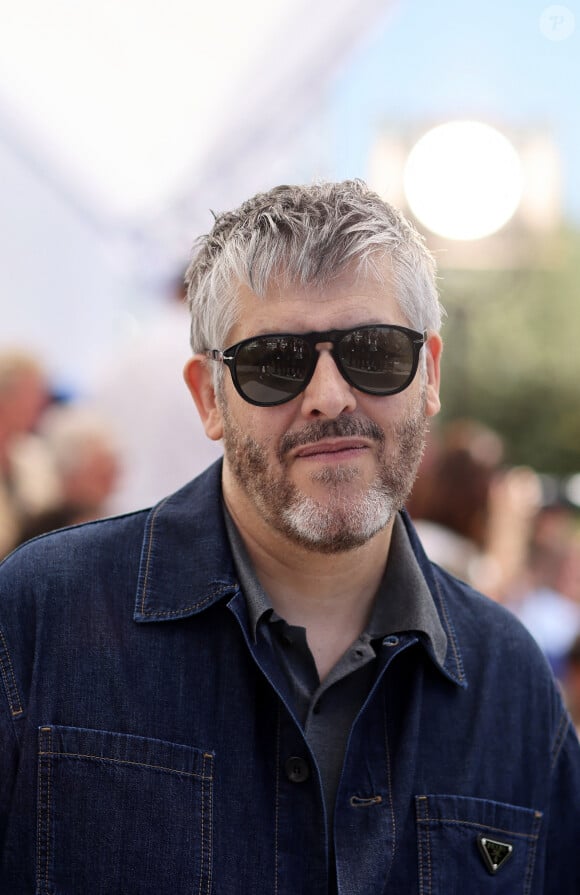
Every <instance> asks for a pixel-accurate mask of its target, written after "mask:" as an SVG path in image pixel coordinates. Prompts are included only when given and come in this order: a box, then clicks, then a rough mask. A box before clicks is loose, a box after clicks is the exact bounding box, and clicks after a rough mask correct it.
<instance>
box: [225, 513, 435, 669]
mask: <svg viewBox="0 0 580 895" xmlns="http://www.w3.org/2000/svg"><path fill="white" fill-rule="evenodd" d="M224 515H225V520H226V529H227V533H228V538H229V541H230V546H231V549H232V554H233V557H234V563H235V566H236V569H237V572H238V576H239V579H240V583H241V586H242V590H243V592H244V595H245V598H246V604H247V607H248V616H249V619H250V625H251V631H252V635H253V637H254V640H256V638H257V630H258V624H259V622H260V621H261V620H262V619H263V618H265V617H266V618H272V617H273V618H277V616H276V614H275V611H274V609H273V608H272V604H271V603H270V600H269V598H268V595H267V594H266V593H265V591H264V589H263V588H262V586H261V585H260V582H259V581H258V579H257V578H256V574H255V571H254V568H253V565H252V561H251V559H250V557H249V556H248V553H247V551H246V548H245V546H244V543H243V541H242V538H241V536H240V533H239V531H238V530H237V528H236V525H235V523H234V521H233V519H232V518H231V516H230V514H229V513H228V512H227V510H226V509H225V507H224ZM407 632H414V633H417V634H419V635H420V636H422V637H424V638H426V639H427V641H428V642H429V644H430V645H431V648H432V651H433V654H434V656H435V658H436V660H437V662H438V664H439V665H443V664H444V662H445V656H446V653H447V635H446V634H445V631H444V629H443V627H442V625H441V622H440V620H439V614H438V612H437V609H436V607H435V604H434V602H433V598H432V596H431V592H430V591H429V588H428V586H427V582H426V581H425V577H424V575H423V573H422V571H421V569H420V567H419V564H418V562H417V560H416V559H415V555H414V553H413V549H412V547H411V544H410V541H409V537H408V535H407V532H406V529H405V526H404V524H403V522H402V520H401V518H400V516H398V515H397V516H396V517H395V522H394V525H393V533H392V536H391V546H390V549H389V557H388V560H387V565H386V568H385V573H384V575H383V579H382V581H381V584H380V586H379V589H378V592H377V597H376V600H375V603H374V608H373V612H372V615H371V618H370V621H369V624H368V626H367V629H366V632H365V633H366V634H367V635H368V637H369V639H370V640H378V639H381V638H383V637H385V636H387V635H388V634H402V633H407Z"/></svg>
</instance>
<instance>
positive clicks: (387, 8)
mask: <svg viewBox="0 0 580 895" xmlns="http://www.w3.org/2000/svg"><path fill="white" fill-rule="evenodd" d="M579 89H580V5H579V3H578V2H577V0H575V2H569V3H567V4H566V5H551V4H544V3H542V2H540V3H531V2H530V0H514V2H512V3H510V4H508V5H506V4H504V3H500V2H499V0H491V2H488V3H486V4H470V5H466V4H465V3H461V2H459V0H441V2H439V3H437V4H432V3H429V2H427V0H398V2H395V0H356V2H355V0H332V2H330V0H319V2H317V3H312V2H302V0H276V2H275V3H272V2H271V0H269V2H266V0H246V2H244V3H243V4H240V3H235V2H233V0H213V2H212V3H203V2H192V0H164V2H163V3H160V2H156V0H123V3H118V2H116V0H101V2H100V3H99V4H94V3H91V4H89V3H88V2H82V0H81V2H79V0H53V2H51V3H49V4H48V3H46V2H44V0H19V2H18V3H17V4H16V3H13V2H8V0H0V183H1V184H2V187H1V202H0V312H1V330H0V355H2V356H3V360H2V357H0V464H1V465H0V469H1V470H3V473H2V474H3V476H4V492H5V495H4V503H5V504H6V506H10V507H12V508H13V506H14V496H15V495H17V496H18V500H17V501H16V503H17V504H18V506H19V513H20V515H21V517H25V518H26V520H27V528H26V529H25V530H26V532H27V534H30V533H34V532H35V531H37V530H41V529H42V530H44V528H45V527H46V525H47V524H48V523H50V525H51V526H52V527H54V524H56V523H59V524H61V523H64V522H67V521H70V520H73V521H78V520H79V519H82V518H92V517H94V516H95V515H102V513H103V512H106V511H107V512H110V511H115V512H119V511H124V510H130V509H133V508H135V507H137V506H141V505H144V504H146V503H149V502H151V501H153V500H156V499H158V498H159V497H161V496H162V495H163V494H164V493H165V492H166V491H167V490H169V489H171V488H173V487H177V486H178V485H179V484H181V483H182V482H184V481H186V480H187V479H188V478H189V477H190V476H191V475H193V474H195V473H196V472H197V471H198V470H199V469H201V468H203V467H204V466H205V465H206V464H207V463H208V462H209V461H210V460H211V459H212V458H213V457H214V456H216V455H217V452H218V449H216V447H215V446H214V445H212V444H209V443H207V440H206V439H204V438H203V435H202V433H201V432H200V431H199V428H198V427H197V424H196V422H195V414H194V410H193V407H192V406H191V405H190V403H189V399H188V396H187V394H186V392H185V387H184V386H183V385H182V383H181V378H180V370H181V368H182V366H183V363H184V361H185V360H186V358H187V356H188V333H187V320H186V316H185V314H184V311H183V307H182V306H181V304H180V303H179V301H176V300H175V299H180V297H181V292H180V278H181V275H182V272H183V269H184V266H185V264H186V261H187V257H188V255H189V252H190V249H191V246H192V243H193V241H194V239H195V238H196V236H198V235H199V234H201V233H204V232H206V231H207V230H208V229H209V228H210V227H211V224H212V211H215V212H219V211H222V210H226V209H229V208H231V207H233V206H234V205H236V204H238V203H239V202H240V201H242V200H243V199H245V198H247V197H248V196H250V195H252V194H253V193H255V192H256V191H258V190H260V189H263V188H269V187H270V186H272V185H273V184H274V183H280V182H308V181H311V180H313V179H316V178H324V179H342V178H346V177H361V178H363V179H365V180H367V181H368V182H369V183H370V184H371V185H372V186H373V187H374V188H375V189H376V190H377V191H378V192H379V193H381V194H382V195H383V196H384V197H385V198H387V199H389V200H390V201H392V202H393V203H394V204H396V205H398V206H399V207H401V208H402V209H403V210H404V211H405V213H406V214H407V215H409V216H410V217H411V218H412V219H413V220H414V221H415V223H416V224H417V226H418V227H419V229H420V230H421V232H422V233H423V234H424V235H425V238H426V240H427V243H428V244H429V246H430V247H431V248H432V250H433V251H434V252H435V253H436V255H437V259H438V263H439V268H440V291H441V297H442V302H443V304H444V306H445V308H446V311H447V316H446V322H445V327H444V338H445V343H446V347H445V356H444V378H443V387H442V398H443V412H442V414H441V417H440V419H438V421H437V426H436V430H435V431H434V432H433V435H432V443H431V444H430V445H429V449H428V451H427V454H426V460H425V463H424V470H423V473H422V478H421V479H420V484H419V486H418V488H417V491H416V493H415V494H414V496H413V501H414V505H413V504H412V505H411V508H413V509H414V514H415V515H416V517H417V518H419V517H421V516H423V517H424V518H427V517H429V515H431V517H432V516H433V515H434V514H433V512H432V511H430V510H429V509H428V505H429V501H430V500H431V503H432V502H433V494H431V497H430V498H429V497H428V492H429V488H428V487H427V484H428V479H429V475H430V474H432V471H433V470H435V469H437V468H438V467H437V463H440V462H443V457H444V455H445V454H446V452H447V451H448V449H453V450H459V451H460V452H463V454H462V457H463V460H465V458H466V457H469V458H470V462H471V460H473V461H474V462H479V461H482V462H483V466H484V467H485V469H486V470H487V472H486V475H488V474H489V475H490V476H491V473H490V471H492V470H493V471H495V473H497V474H496V475H495V476H491V477H490V482H491V479H493V482H492V484H491V485H490V487H489V488H485V489H483V491H481V492H478V494H479V496H478V498H477V500H478V501H479V508H478V513H479V516H478V518H479V523H478V524H479V529H478V531H479V534H474V532H473V530H471V529H470V532H469V533H467V532H466V531H465V530H464V531H463V532H460V529H461V526H462V525H465V520H464V521H463V522H461V523H459V522H457V521H455V522H452V521H451V520H450V519H445V520H442V519H439V520H436V522H435V521H434V520H433V519H431V521H432V523H433V524H438V525H439V526H441V527H443V528H449V527H452V526H455V529H456V533H460V535H461V537H467V536H468V537H469V539H470V540H471V542H472V546H473V544H474V543H475V542H477V540H478V538H479V543H478V551H479V553H481V554H482V555H483V559H484V560H485V562H484V563H483V566H482V564H481V562H480V564H479V567H480V569H481V568H482V567H485V568H486V569H487V572H486V574H487V578H485V577H484V578H483V579H482V586H483V585H484V584H485V585H487V587H488V590H489V591H492V590H494V588H495V590H496V592H497V593H496V596H497V598H498V599H505V600H506V602H509V599H511V598H512V597H513V598H514V600H515V601H516V602H517V601H518V600H520V598H521V592H522V591H525V592H526V593H528V592H529V591H530V590H531V589H532V585H531V584H530V574H531V573H530V568H529V566H530V562H529V560H530V557H531V556H532V555H533V556H536V557H537V556H538V555H539V552H538V551H539V550H540V548H539V546H538V543H539V541H538V539H540V541H541V542H542V544H544V542H547V541H548V540H550V537H551V538H552V540H551V541H550V543H551V545H552V548H551V549H556V548H555V547H554V545H557V546H558V549H559V550H560V549H561V548H563V546H564V545H566V548H567V547H568V544H569V543H570V544H571V545H573V547H571V553H572V554H573V557H576V553H575V552H574V551H577V544H576V541H575V538H577V535H578V505H579V504H580V406H579V404H580V385H579V378H580V377H579V373H580V356H579V351H578V341H579V335H580V164H579V162H578V159H579V158H580V110H579V105H578V91H579ZM23 370H24V374H25V375H24V379H25V380H26V381H27V382H28V392H27V395H28V398H23V394H24V392H23V388H24V387H23V386H22V376H21V374H22V371H23ZM15 371H16V373H15ZM17 379H18V381H19V383H20V385H19V388H20V397H18V398H17V399H16V400H17V403H18V406H19V407H20V408H21V409H22V406H23V403H24V404H26V402H28V403H27V412H24V413H21V414H20V417H21V418H20V421H19V422H18V423H17V424H15V423H14V414H13V417H12V422H11V423H10V425H9V424H8V422H5V423H4V424H2V414H3V416H4V420H5V421H6V420H8V419H9V417H10V413H9V411H8V409H7V407H8V403H9V402H8V397H7V395H8V392H9V391H10V389H12V391H14V388H13V386H14V382H15V381H16V380H17ZM31 382H32V383H33V384H32V385H30V383H31ZM31 388H32V392H33V393H32V396H31V393H30V389H31ZM24 391H26V389H24ZM3 392H4V393H5V395H4V397H3ZM11 400H12V401H13V403H14V400H15V399H14V398H13V397H12V399H11ZM3 402H4V410H2V406H3ZM63 408H67V410H73V411H74V412H75V414H76V417H75V419H71V418H70V416H69V415H68V414H67V418H66V419H65V420H64V421H63V420H62V419H59V414H60V411H62V410H63ZM48 410H50V411H51V413H47V411H48ZM55 411H58V413H56V412H55ZM77 411H78V413H77ZM60 416H62V414H60ZM2 427H3V428H2ZM10 427H12V428H10ZM460 430H461V434H458V432H459V431H460ZM476 430H477V432H478V433H479V434H480V435H481V433H482V432H485V433H487V436H486V437H487V440H486V438H483V440H482V439H481V438H477V437H475V434H474V433H475V432H476ZM3 432H4V434H3ZM10 432H12V434H10ZM450 433H451V434H450ZM466 433H468V434H466ZM32 436H34V437H33V438H32ZM2 440H3V442H4V447H2ZM32 441H34V443H35V446H36V447H35V450H36V448H38V447H39V445H40V446H41V447H43V448H46V447H47V446H49V447H50V451H49V453H50V457H49V458H48V459H49V462H47V463H46V471H45V473H43V475H42V476H40V477H39V476H37V478H41V479H42V482H43V483H44V484H43V488H44V491H43V492H42V488H40V491H41V492H42V497H41V498H39V497H38V491H39V486H37V485H35V487H34V488H31V487H30V483H31V481H32V478H31V476H32V473H31V470H32V469H34V470H36V471H37V472H38V469H39V468H40V466H39V463H41V462H42V461H39V459H38V456H39V453H38V451H37V452H36V454H35V453H34V451H32V454H31V457H32V455H34V458H35V459H31V458H28V459H27V460H26V461H23V460H22V457H24V456H26V451H25V450H24V447H23V442H26V444H27V448H28V449H30V448H31V442H32ZM475 443H477V445H478V446H477V447H475V448H474V447H473V445H474V444H475ZM482 444H483V445H484V447H483V448H482ZM15 445H18V446H19V449H18V451H16V449H15ZM89 445H90V450H89V447H88V446H89ZM96 445H98V447H96ZM482 451H483V455H482ZM41 453H42V451H41ZM16 454H18V458H19V459H18V462H16V461H15V459H14V457H15V456H16ZM81 454H82V456H83V462H85V461H86V462H87V463H88V467H87V468H88V469H89V471H88V472H87V471H85V472H84V473H82V474H81V473H80V472H79V469H78V468H76V467H79V468H80V467H81V466H82V464H81V462H80V457H81ZM89 454H90V463H89V461H88V460H87V456H88V455H89ZM85 455H86V456H85ZM97 456H98V459H96V457H97ZM55 458H56V459H55ZM482 458H483V459H482ZM462 462H463V461H462ZM91 464H92V465H91ZM16 467H18V469H19V471H18V472H16V471H15V470H16ZM20 467H22V470H21V469H20ZM97 469H98V471H97ZM452 469H454V471H452V472H451V473H449V474H448V478H447V479H446V481H449V482H451V483H453V482H454V483H455V484H456V485H457V483H458V482H460V481H461V475H462V474H463V473H459V472H458V471H457V468H455V467H452ZM71 470H72V473H74V475H73V476H72V477H73V478H75V476H76V479H75V482H76V484H75V486H74V487H75V488H77V492H75V493H76V494H77V496H76V497H72V496H70V495H71V494H72V493H73V491H74V489H73V490H71V491H70V493H69V492H67V493H69V496H68V497H67V498H66V499H65V498H63V494H64V493H65V490H66V489H65V486H64V485H63V472H64V473H66V474H68V475H69V478H70V477H71V476H70V474H71ZM522 470H523V471H524V472H525V475H524V476H522V475H521V473H522ZM437 474H439V473H437ZM35 475H36V473H35ZM518 477H519V478H518ZM508 478H509V482H508V481H507V479H508ZM498 480H499V481H500V484H499V485H498ZM79 481H80V482H82V481H84V482H85V483H86V482H87V481H89V482H91V483H92V485H93V487H92V491H91V493H90V494H88V495H85V496H83V497H82V498H81V497H79V496H78V488H79ZM468 481H469V482H470V483H473V482H474V481H475V473H473V474H472V473H469V475H468ZM23 482H27V483H28V484H27V485H24V484H22V483H23ZM99 482H100V488H98V487H96V484H97V483H99ZM18 483H20V484H18ZM69 484H70V483H69ZM68 487H69V486H68V485H67V488H68ZM71 488H72V486H71ZM490 489H491V490H490ZM510 489H511V490H510ZM81 490H82V488H81ZM89 490H90V489H89ZM28 492H34V493H30V494H29V493H28ZM55 494H56V495H60V497H59V500H58V501H57V504H56V509H57V516H56V517H55V516H54V515H52V516H51V515H50V514H52V513H54V511H55ZM465 494H466V490H465V488H463V490H462V492H461V495H462V497H464V496H465ZM514 494H515V495H516V496H515V497H514ZM490 495H491V496H490ZM0 497H1V495H0ZM1 502H2V501H1V499H0V529H1V528H2V522H1V519H2V515H1ZM486 502H487V504H486V508H485V510H484V509H482V506H483V504H484V503H486ZM437 503H438V506H439V507H441V506H442V505H445V506H449V507H451V506H452V504H453V497H452V496H449V495H447V496H444V495H441V494H439V495H438V497H437ZM31 507H32V508H33V510H31ZM63 507H64V510H63ZM23 508H24V509H23ZM10 512H12V514H13V509H12V510H11V511H10ZM45 513H49V516H48V517H45V516H44V514H45ZM551 513H552V516H550V514H551ZM558 514H560V516H558ZM9 515H10V514H9V513H7V514H5V518H8V516H9ZM484 516H485V518H486V519H487V522H485V524H484V523H482V521H481V520H482V518H483V517H484ZM546 516H550V520H548V521H546ZM555 517H557V518H558V519H559V520H560V521H561V520H562V518H564V517H565V524H564V523H563V524H562V525H561V526H560V527H558V524H556V522H554V518H555ZM490 518H492V519H494V520H495V521H494V522H493V525H492V523H491V522H490V521H489V519H490ZM498 518H499V519H501V520H502V522H501V523H500V524H499V531H501V532H502V537H500V535H499V534H498V529H497V524H498V523H497V520H498ZM31 520H32V522H31ZM41 523H42V524H41ZM6 526H7V523H4V530H5V531H7V530H8V529H7V527H6ZM494 526H495V533H494V534H493V535H490V527H491V528H493V527H494ZM506 529H507V530H508V531H511V532H514V531H517V532H518V535H517V539H516V540H517V544H515V545H513V544H512V548H513V549H512V551H511V556H512V560H513V557H514V556H517V557H519V559H518V562H519V563H520V565H519V567H518V569H515V568H514V569H512V568H510V569H509V570H508V571H506V570H505V568H504V566H505V562H504V560H505V554H506V547H505V545H506V543H507V541H506V538H505V533H506ZM481 531H484V534H483V535H482V534H481ZM20 537H22V534H20ZM542 539H543V540H542ZM5 540H6V544H9V543H10V542H11V538H9V537H7V538H6V539H5ZM508 540H509V538H508ZM13 542H14V538H13V537H12V543H13ZM498 544H503V549H502V548H498ZM494 545H495V546H494ZM544 546H545V544H544ZM5 549H8V548H7V547H6V548H5ZM432 549H433V551H434V552H435V549H436V548H435V546H433V548H432ZM542 549H544V548H543V547H542ZM546 549H547V548H546ZM565 552H566V556H567V560H566V561H568V558H569V557H568V552H570V551H565ZM502 553H503V556H502V555H500V554H502ZM481 558H482V557H481V555H480V556H479V559H480V560H481ZM441 561H442V560H441ZM563 562H564V561H563V560H562V561H558V562H557V563H555V565H557V567H558V569H559V570H560V571H561V569H562V568H563V567H564V565H563ZM486 563H487V564H486ZM494 564H495V565H494ZM508 565H509V563H508ZM512 565H517V563H514V562H512ZM500 567H501V568H502V569H503V572H502V575H504V572H505V575H504V578H505V579H506V581H507V579H508V578H509V579H510V583H509V585H508V584H506V581H503V580H502V581H500V578H501V577H502V576H501V575H499V573H498V568H500ZM524 567H525V573H526V579H525V586H524V585H522V584H521V581H520V580H519V579H518V581H519V583H518V584H517V586H516V585H514V583H513V581H515V580H516V578H518V575H521V572H522V568H524ZM490 568H492V569H495V573H494V574H495V578H494V577H493V575H492V576H491V579H490V577H489V570H490ZM566 569H567V571H566V574H567V575H568V578H569V579H570V580H572V581H573V582H575V584H573V585H570V584H563V583H562V582H561V581H556V580H555V579H554V578H553V576H552V578H551V579H550V582H549V586H550V589H551V592H555V593H557V594H559V595H561V594H562V590H563V589H564V590H565V589H566V588H568V592H567V596H566V599H567V600H568V603H567V604H566V605H567V606H568V605H569V603H570V601H571V600H572V599H574V600H577V602H576V604H575V608H577V606H578V605H580V593H578V591H580V584H579V583H578V578H579V576H580V572H579V570H578V564H577V565H576V566H575V567H574V564H573V562H572V571H570V568H568V567H566ZM544 571H545V570H544ZM536 572H537V570H535V571H534V575H536ZM464 574H465V576H466V577H469V575H471V574H472V573H471V572H469V573H468V572H467V571H464ZM474 574H475V573H474ZM542 574H544V572H542ZM492 579H493V580H492ZM512 579H513V580H512ZM474 580H475V583H476V584H477V583H479V579H477V577H476V578H475V579H474ZM534 580H535V579H534ZM494 582H495V584H494ZM544 585H545V586H546V587H548V583H546V581H544V583H543V585H542V586H544ZM574 587H576V591H574ZM573 591H574V596H573V597H572V593H573ZM506 594H507V596H506ZM550 617H551V616H550ZM574 619H575V620H576V616H574ZM566 626H568V628H569V630H572V629H573V625H572V626H571V623H570V620H569V619H567V620H566V621H564V622H562V624H561V625H560V629H562V628H564V627H566ZM568 639H569V638H568ZM568 646H569V644H568V643H567V644H566V648H567V647H568ZM558 649H559V658H560V659H562V657H563V655H564V650H563V648H560V647H559V648H558Z"/></svg>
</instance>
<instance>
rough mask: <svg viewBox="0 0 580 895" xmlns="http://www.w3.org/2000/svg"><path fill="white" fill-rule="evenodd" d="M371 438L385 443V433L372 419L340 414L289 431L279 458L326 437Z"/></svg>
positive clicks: (279, 450) (285, 436)
mask: <svg viewBox="0 0 580 895" xmlns="http://www.w3.org/2000/svg"><path fill="white" fill-rule="evenodd" d="M342 437H346V438H352V437H358V438H369V439H371V440H372V441H376V442H377V443H378V444H379V445H381V446H382V445H384V443H385V433H384V432H383V430H382V429H381V428H380V427H379V426H378V425H377V424H376V423H374V422H373V421H372V420H365V419H353V418H352V417H348V416H339V417H337V418H336V419H333V420H320V422H313V423H309V424H308V425H307V426H304V428H303V429H300V431H299V432H287V433H286V434H285V435H283V436H282V438H281V439H280V444H279V447H278V458H279V459H280V460H282V459H283V458H284V457H285V456H286V454H288V453H289V451H292V450H294V449H295V448H297V447H303V446H304V445H307V444H315V443H316V442H317V441H323V440H324V439H325V438H342Z"/></svg>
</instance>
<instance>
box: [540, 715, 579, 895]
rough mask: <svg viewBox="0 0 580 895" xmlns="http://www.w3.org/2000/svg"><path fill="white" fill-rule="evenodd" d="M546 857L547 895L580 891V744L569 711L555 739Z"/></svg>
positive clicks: (559, 725) (563, 716) (545, 890)
mask: <svg viewBox="0 0 580 895" xmlns="http://www.w3.org/2000/svg"><path fill="white" fill-rule="evenodd" d="M545 823H546V825H547V835H546V838H545V843H546V852H545V856H544V860H543V866H544V889H543V892H544V893H545V895H578V893H579V892H580V743H579V741H578V736H577V734H576V731H575V729H574V726H573V724H572V721H571V720H570V717H569V715H568V713H567V712H566V710H565V709H564V710H562V712H561V715H560V720H559V724H558V726H557V727H556V732H555V735H554V739H553V748H552V785H551V796H550V803H549V807H548V812H547V817H546V818H545Z"/></svg>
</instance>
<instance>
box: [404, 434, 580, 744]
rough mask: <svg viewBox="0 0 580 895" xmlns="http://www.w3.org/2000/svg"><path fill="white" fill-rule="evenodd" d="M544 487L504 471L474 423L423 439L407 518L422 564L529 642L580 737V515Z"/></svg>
mask: <svg viewBox="0 0 580 895" xmlns="http://www.w3.org/2000/svg"><path fill="white" fill-rule="evenodd" d="M552 486H553V480H552V479H549V478H545V477H543V476H541V475H538V474H537V473H536V472H535V471H533V470H532V469H529V468H521V467H510V466H508V465H506V463H505V462H504V446H503V443H502V440H501V438H500V436H499V435H498V434H497V433H496V432H494V431H492V430H490V429H489V428H488V427H486V426H484V425H482V424H481V423H479V422H477V421H474V420H455V421H454V422H452V423H450V424H448V425H447V426H445V427H444V428H442V429H437V428H434V430H433V431H432V433H431V434H430V438H429V443H428V445H427V448H426V451H425V454H424V457H423V462H422V466H421V469H420V471H419V476H418V478H417V481H416V484H415V487H414V489H413V493H412V495H411V498H410V500H409V502H408V510H409V513H410V514H411V516H412V518H413V521H414V523H415V525H416V527H417V529H418V531H419V535H420V537H421V540H422V542H423V545H424V547H425V550H426V552H427V554H428V555H429V556H430V558H431V559H432V560H433V561H434V562H436V563H438V564H439V565H440V566H442V567H443V568H446V569H448V570H449V571H451V572H452V573H453V574H454V575H457V576H458V577H459V578H461V579H463V580H464V581H467V582H469V583H470V584H471V585H472V586H473V587H475V588H476V589H478V590H480V591H482V592H483V593H485V594H487V595H488V596H491V597H492V598H493V599H495V600H497V601H498V602H501V603H503V604H504V605H505V606H506V607H507V608H508V609H509V610H510V611H511V612H513V613H514V614H515V615H517V616H518V617H519V618H520V620H521V621H522V622H523V623H524V625H525V626H526V627H527V628H528V630H529V631H530V632H531V634H532V635H533V637H534V638H535V639H536V641H537V643H538V644H539V646H540V648H541V649H542V650H543V652H544V654H545V655H546V657H547V659H548V661H549V663H550V665H551V666H552V669H553V671H554V673H555V675H556V677H557V678H558V679H559V681H560V682H561V684H562V687H563V690H564V692H565V696H566V699H567V702H568V706H569V709H570V712H571V714H572V716H573V719H574V721H575V724H576V726H577V728H578V729H579V730H580V514H579V511H578V507H577V506H576V505H575V504H574V503H572V502H571V501H569V500H567V499H566V497H565V496H564V494H562V492H561V490H559V489H558V488H554V487H552Z"/></svg>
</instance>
